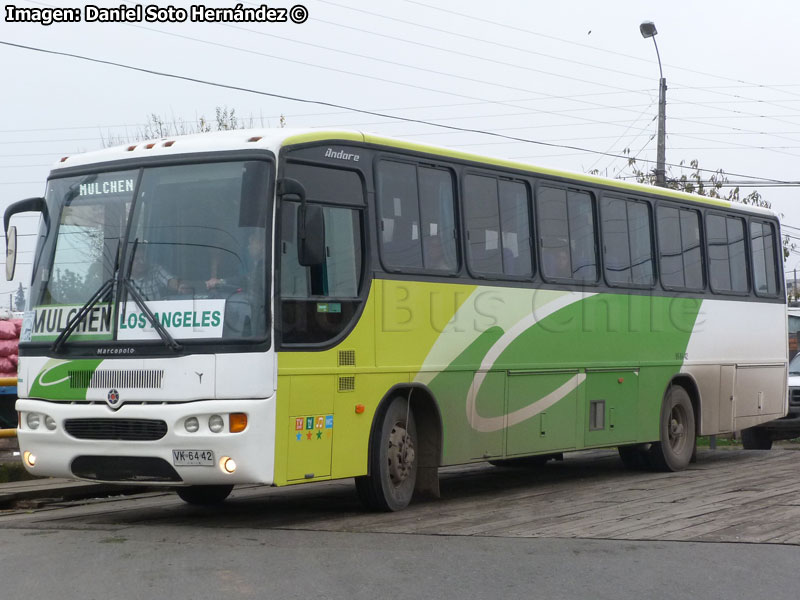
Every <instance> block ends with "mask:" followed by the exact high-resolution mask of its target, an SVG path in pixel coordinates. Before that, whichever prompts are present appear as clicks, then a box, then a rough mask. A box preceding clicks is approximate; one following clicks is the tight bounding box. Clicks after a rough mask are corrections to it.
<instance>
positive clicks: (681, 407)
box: [649, 385, 695, 471]
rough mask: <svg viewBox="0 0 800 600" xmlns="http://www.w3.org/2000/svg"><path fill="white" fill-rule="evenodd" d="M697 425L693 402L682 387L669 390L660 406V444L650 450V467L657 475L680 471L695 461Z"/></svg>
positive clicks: (676, 386)
mask: <svg viewBox="0 0 800 600" xmlns="http://www.w3.org/2000/svg"><path fill="white" fill-rule="evenodd" d="M694 443H695V422H694V410H693V409H692V401H691V400H690V399H689V394H688V393H687V391H686V390H685V389H684V388H682V387H681V386H679V385H673V386H670V388H669V391H668V392H667V395H666V397H665V398H664V402H663V404H662V405H661V422H660V440H659V441H658V442H654V443H653V445H652V446H651V447H650V457H649V458H650V463H651V464H652V466H653V467H654V468H655V469H656V470H658V471H680V470H681V469H685V468H686V467H687V466H688V465H689V462H690V461H691V459H692V454H693V453H694Z"/></svg>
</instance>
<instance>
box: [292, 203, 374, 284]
mask: <svg viewBox="0 0 800 600" xmlns="http://www.w3.org/2000/svg"><path fill="white" fill-rule="evenodd" d="M298 207H299V203H298V202H291V201H288V202H283V203H282V208H281V238H282V241H281V297H282V298H310V297H312V296H329V297H332V298H356V297H358V288H359V285H358V284H359V276H360V275H361V225H360V215H359V213H360V211H358V210H354V209H352V208H347V207H338V206H325V207H323V209H322V213H323V216H324V219H325V256H326V258H325V262H324V263H323V264H322V265H320V266H319V267H303V266H301V265H300V263H299V262H298V259H297V209H298Z"/></svg>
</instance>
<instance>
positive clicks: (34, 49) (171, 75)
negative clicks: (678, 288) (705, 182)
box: [0, 40, 784, 183]
mask: <svg viewBox="0 0 800 600" xmlns="http://www.w3.org/2000/svg"><path fill="white" fill-rule="evenodd" d="M0 44H2V45H5V46H10V47H14V48H20V49H23V50H29V51H32V52H40V53H43V54H51V55H55V56H66V57H69V58H75V59H78V60H84V61H87V62H93V63H97V64H103V65H107V66H113V67H118V68H121V69H127V70H130V71H135V72H139V73H146V74H148V75H156V76H159V77H167V78H171V79H177V80H180V81H188V82H191V83H197V84H200V85H208V86H212V87H219V88H222V89H229V90H234V91H239V92H245V93H249V94H256V95H260V96H268V97H271V98H279V99H282V100H289V101H292V102H302V103H306V104H318V105H320V106H329V107H332V108H340V109H344V110H349V111H352V112H357V113H361V114H368V115H373V116H377V117H381V118H387V119H396V120H398V121H404V122H407V123H419V124H422V125H429V126H431V127H440V128H442V129H449V130H452V131H460V132H467V133H477V134H481V135H488V136H493V137H498V138H503V139H508V140H512V141H518V142H527V143H531V144H536V145H540V146H548V147H553V148H564V149H566V150H576V151H578V152H586V153H589V154H598V155H603V156H612V157H616V158H622V159H625V160H627V158H628V157H626V156H624V155H619V154H613V153H609V152H600V151H597V150H590V149H588V148H582V147H580V146H572V145H568V144H554V143H550V142H543V141H540V140H533V139H528V138H522V137H517V136H508V135H503V134H499V133H496V132H492V131H484V130H480V129H473V128H468V127H457V126H455V125H444V124H441V123H436V122H433V121H426V120H422V119H412V118H409V117H402V116H398V115H389V114H385V113H380V112H376V111H370V110H364V109H358V108H354V107H350V106H346V105H343V104H336V103H333V102H326V101H323V100H309V99H307V98H299V97H294V96H287V95H284V94H276V93H274V92H265V91H261V90H255V89H252V88H245V87H241V86H235V85H229V84H224V83H217V82H212V81H208V80H204V79H199V78H196V77H188V76H186V75H177V74H174V73H166V72H163V71H156V70H154V69H146V68H143V67H135V66H132V65H126V64H123V63H118V62H114V61H108V60H102V59H98V58H92V57H88V56H82V55H80V54H72V53H69V52H61V51H57V50H47V49H45V48H37V47H35V46H27V45H24V44H16V43H13V42H8V41H5V40H0ZM642 161H643V162H654V161H649V160H646V159H642ZM666 164H667V166H670V167H680V165H675V164H672V163H666ZM699 170H700V171H704V172H709V173H715V172H716V171H715V170H714V169H699ZM730 175H734V176H736V177H745V178H749V179H762V180H764V181H772V182H775V183H784V182H783V181H781V180H777V179H770V178H762V177H757V176H753V175H744V174H740V173H730ZM28 183H32V182H28Z"/></svg>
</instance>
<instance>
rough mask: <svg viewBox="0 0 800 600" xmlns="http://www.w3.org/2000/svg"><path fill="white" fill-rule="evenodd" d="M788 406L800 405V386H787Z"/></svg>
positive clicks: (796, 406)
mask: <svg viewBox="0 0 800 600" xmlns="http://www.w3.org/2000/svg"><path fill="white" fill-rule="evenodd" d="M789 406H792V407H795V408H798V407H800V388H789Z"/></svg>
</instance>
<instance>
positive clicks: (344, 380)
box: [339, 375, 356, 392]
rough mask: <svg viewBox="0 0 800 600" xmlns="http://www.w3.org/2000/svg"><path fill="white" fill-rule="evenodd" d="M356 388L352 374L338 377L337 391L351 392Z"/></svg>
mask: <svg viewBox="0 0 800 600" xmlns="http://www.w3.org/2000/svg"><path fill="white" fill-rule="evenodd" d="M355 389H356V378H355V377H354V376H352V375H349V376H347V377H339V391H340V392H352V391H354V390H355Z"/></svg>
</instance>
